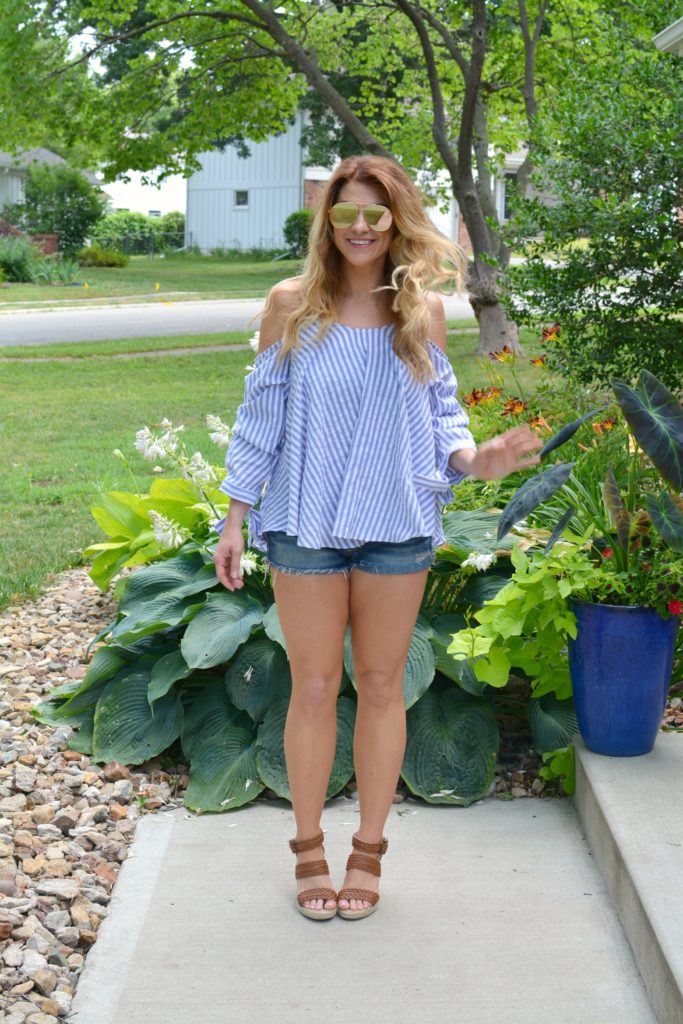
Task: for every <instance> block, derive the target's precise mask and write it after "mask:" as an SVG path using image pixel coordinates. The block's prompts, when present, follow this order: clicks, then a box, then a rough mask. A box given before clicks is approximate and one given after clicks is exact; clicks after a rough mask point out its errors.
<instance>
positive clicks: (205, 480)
mask: <svg viewBox="0 0 683 1024" xmlns="http://www.w3.org/2000/svg"><path fill="white" fill-rule="evenodd" d="M182 473H183V476H184V477H185V479H186V480H187V479H188V478H189V479H190V480H191V481H192V483H193V484H195V485H196V486H199V485H201V484H215V483H218V477H217V476H216V473H215V470H214V468H213V466H211V465H210V464H209V463H208V462H207V461H206V459H205V458H204V456H203V455H202V453H201V452H195V453H194V455H193V456H192V458H191V459H190V461H189V462H188V463H187V464H186V465H185V466H183V467H182Z"/></svg>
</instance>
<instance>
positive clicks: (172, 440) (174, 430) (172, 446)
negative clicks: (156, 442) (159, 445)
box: [161, 416, 185, 452]
mask: <svg viewBox="0 0 683 1024" xmlns="http://www.w3.org/2000/svg"><path fill="white" fill-rule="evenodd" d="M161 426H162V429H163V431H164V433H163V434H162V435H161V440H162V441H163V443H164V444H165V445H166V447H167V448H168V449H169V451H172V452H174V451H175V450H176V448H177V447H178V444H179V443H180V442H179V440H178V436H177V435H178V434H180V433H182V431H183V430H185V427H184V426H183V424H182V423H180V424H179V425H178V426H177V427H174V426H173V424H172V423H171V421H170V420H169V419H167V418H166V417H165V416H164V418H163V420H162V421H161Z"/></svg>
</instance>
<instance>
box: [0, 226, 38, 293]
mask: <svg viewBox="0 0 683 1024" xmlns="http://www.w3.org/2000/svg"><path fill="white" fill-rule="evenodd" d="M40 259H41V251H40V249H39V247H38V246H37V245H36V244H35V243H34V242H29V240H28V239H27V238H17V237H14V238H12V237H8V236H4V235H0V269H2V271H3V273H4V275H5V277H6V278H7V280H8V281H17V282H32V281H33V265H34V264H35V263H36V262H37V261H39V260H40Z"/></svg>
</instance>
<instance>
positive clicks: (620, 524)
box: [602, 466, 631, 550]
mask: <svg viewBox="0 0 683 1024" xmlns="http://www.w3.org/2000/svg"><path fill="white" fill-rule="evenodd" d="M602 500H603V501H604V502H605V508H606V509H607V512H608V514H609V517H610V520H611V522H612V526H613V527H614V528H615V530H616V531H617V537H618V538H619V543H620V544H621V546H622V548H623V549H624V550H626V549H627V548H628V538H629V535H630V533H631V517H630V516H629V514H628V512H627V511H626V508H625V506H624V503H623V501H622V500H621V494H620V493H619V485H618V484H617V478H616V477H615V475H614V470H613V469H612V467H611V466H608V467H607V475H606V476H605V482H604V484H603V485H602Z"/></svg>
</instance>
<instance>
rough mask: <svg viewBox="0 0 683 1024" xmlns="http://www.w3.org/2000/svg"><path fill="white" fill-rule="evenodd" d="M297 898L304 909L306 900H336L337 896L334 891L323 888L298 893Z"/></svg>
mask: <svg viewBox="0 0 683 1024" xmlns="http://www.w3.org/2000/svg"><path fill="white" fill-rule="evenodd" d="M296 898H297V901H298V903H299V906H301V907H303V905H304V903H305V902H306V900H336V899H337V894H336V892H335V891H334V889H326V888H324V887H321V888H318V889H304V891H303V892H299V893H297V896H296Z"/></svg>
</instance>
